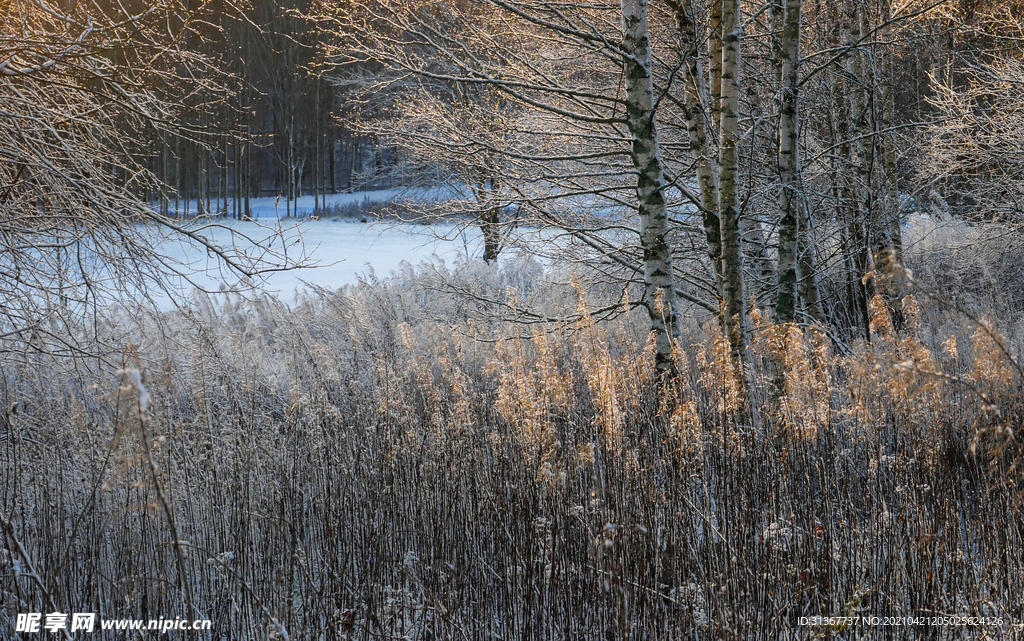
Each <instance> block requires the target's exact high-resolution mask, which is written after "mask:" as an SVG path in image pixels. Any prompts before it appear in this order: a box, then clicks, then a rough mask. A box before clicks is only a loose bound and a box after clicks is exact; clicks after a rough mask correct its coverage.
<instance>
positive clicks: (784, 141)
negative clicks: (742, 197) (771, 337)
mask: <svg viewBox="0 0 1024 641" xmlns="http://www.w3.org/2000/svg"><path fill="white" fill-rule="evenodd" d="M800 5H801V0H786V7H785V12H784V17H783V27H782V47H781V49H782V77H781V92H780V93H781V95H780V101H779V103H780V107H779V183H780V184H781V189H780V190H779V211H780V213H781V219H780V221H779V267H778V279H779V282H778V291H777V293H776V298H775V321H776V322H777V323H792V322H793V321H794V320H796V306H797V281H798V280H799V263H798V262H797V244H798V237H799V226H800V214H799V211H798V208H799V207H800V183H799V177H798V170H799V162H800V158H799V153H798V152H799V135H800V121H799V116H800V114H799V104H798V102H797V91H798V89H799V84H798V76H799V67H800V8H801V6H800Z"/></svg>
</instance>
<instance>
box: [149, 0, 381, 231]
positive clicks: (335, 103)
mask: <svg viewBox="0 0 1024 641" xmlns="http://www.w3.org/2000/svg"><path fill="white" fill-rule="evenodd" d="M310 5H311V3H310V2H309V1H308V0H256V1H254V2H250V3H244V4H241V3H234V2H231V0H216V1H215V2H210V3H203V4H202V7H201V10H202V12H203V20H202V21H201V22H199V24H198V26H195V25H193V27H192V33H191V34H190V37H188V38H187V39H185V40H184V46H186V47H189V48H191V49H192V50H193V51H194V52H195V53H197V54H199V55H201V56H203V57H204V58H209V59H215V60H218V61H220V66H219V69H218V70H217V77H218V79H219V80H220V81H222V82H223V83H225V85H226V86H227V87H228V88H229V90H228V91H224V92H222V93H221V94H220V95H218V96H217V99H216V100H207V99H202V98H194V99H193V100H192V101H191V104H190V105H189V106H191V108H186V109H185V110H184V111H182V112H181V113H179V114H176V116H177V118H178V119H179V122H177V123H176V124H175V126H174V127H172V128H167V129H157V128H149V129H147V130H145V131H142V132H139V135H140V136H141V137H142V138H143V139H144V141H145V142H144V147H143V148H142V149H141V150H139V153H141V154H142V156H143V158H142V159H140V160H141V164H143V165H144V166H146V167H148V168H149V170H150V171H151V172H152V173H153V174H154V175H155V176H156V177H157V178H158V179H159V180H160V181H161V182H162V183H163V184H164V186H165V189H163V190H161V193H160V194H159V195H158V196H155V197H154V198H156V197H159V199H160V201H161V213H163V214H165V215H166V214H171V213H178V214H182V215H190V214H210V215H215V214H219V215H225V216H230V217H233V218H239V219H241V218H243V217H246V216H248V215H249V214H250V199H251V198H259V197H267V196H272V197H277V198H279V199H280V209H281V213H282V215H289V214H291V213H292V211H293V210H292V207H293V205H292V202H293V201H294V200H295V199H297V198H300V197H303V196H313V197H314V198H315V199H316V202H317V206H318V207H320V206H322V203H323V200H322V199H323V198H324V197H325V196H326V195H328V194H336V193H339V192H342V191H349V192H351V191H353V190H356V189H359V188H360V187H382V186H387V181H386V180H377V181H374V178H373V176H374V174H375V173H376V169H377V168H379V167H382V166H384V165H385V164H386V163H388V162H389V161H390V156H391V153H392V152H390V151H388V150H386V149H382V148H381V147H380V146H379V145H378V144H377V143H376V141H375V140H374V137H373V136H372V135H369V134H367V133H365V132H361V131H359V130H357V129H356V128H354V127H351V126H350V125H349V120H350V119H352V118H354V117H355V116H356V114H355V113H354V112H353V110H352V109H351V108H350V107H349V106H347V105H346V103H345V101H344V96H343V92H341V91H340V90H339V89H338V88H337V86H336V85H335V84H334V83H333V82H332V81H331V79H330V78H329V77H327V76H325V75H323V74H322V73H321V71H320V70H319V67H318V64H319V57H320V56H321V55H322V53H321V52H320V50H319V48H318V47H319V41H320V38H321V34H320V33H319V32H318V29H317V26H316V24H315V23H314V22H313V21H311V20H310V19H309V18H308V17H307V14H308V11H309V9H310ZM206 80H208V79H207V78H198V79H196V83H195V86H193V87H190V90H192V91H195V92H196V94H197V95H201V94H202V93H203V87H202V84H203V82H204V81H206ZM170 90H172V91H180V90H181V88H180V87H175V88H173V89H170ZM186 104H187V105H188V101H186Z"/></svg>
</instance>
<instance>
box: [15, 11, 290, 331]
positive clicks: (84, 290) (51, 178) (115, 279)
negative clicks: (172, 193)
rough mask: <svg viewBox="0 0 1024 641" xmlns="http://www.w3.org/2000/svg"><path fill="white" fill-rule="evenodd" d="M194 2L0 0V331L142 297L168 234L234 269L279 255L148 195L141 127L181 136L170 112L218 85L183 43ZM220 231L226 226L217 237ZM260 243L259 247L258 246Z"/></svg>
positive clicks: (162, 270) (216, 76)
mask: <svg viewBox="0 0 1024 641" xmlns="http://www.w3.org/2000/svg"><path fill="white" fill-rule="evenodd" d="M205 8H206V7H205V5H203V4H200V3H192V6H189V7H183V6H182V5H181V4H180V3H178V2H173V1H165V2H155V3H140V4H139V5H138V6H136V7H135V8H134V9H131V8H129V7H128V6H126V5H121V4H118V3H113V4H107V3H104V4H99V3H92V2H88V3H87V2H78V3H75V2H71V3H54V2H49V1H48V0H14V1H13V2H8V3H4V5H3V7H2V9H0V74H2V75H0V322H2V326H3V328H2V329H0V333H5V332H6V333H18V332H25V331H26V330H31V331H32V333H33V335H36V336H50V337H51V338H53V339H54V340H58V341H60V342H66V341H67V338H66V336H64V337H63V338H61V336H62V335H65V334H67V327H65V326H64V325H62V323H71V322H72V319H73V318H76V317H81V315H83V314H86V313H95V312H96V310H99V309H102V308H103V307H104V306H106V305H108V304H110V303H111V302H114V301H118V300H125V299H139V298H142V297H146V296H147V295H148V291H149V290H150V288H151V287H152V286H153V285H167V284H171V279H173V278H175V277H176V276H180V275H183V274H186V273H188V272H189V271H190V270H189V269H188V266H187V265H183V264H179V263H176V262H175V261H174V260H173V259H171V258H170V257H168V256H166V255H163V254H161V253H160V251H159V249H158V247H159V244H160V243H161V242H162V241H163V240H164V239H166V238H167V237H168V236H171V237H176V238H178V239H180V240H182V241H185V242H187V243H191V244H194V245H197V246H199V247H201V248H203V249H204V250H205V251H207V252H209V253H210V254H212V255H215V256H217V257H218V258H219V259H221V260H222V261H223V264H224V265H226V266H227V268H228V269H229V270H231V271H233V272H235V273H236V274H238V275H242V276H252V275H255V274H256V273H258V272H259V271H260V270H261V269H263V268H267V267H271V268H279V267H283V266H285V265H287V264H288V263H289V262H290V261H288V260H287V258H286V257H284V256H283V255H277V254H276V253H275V252H274V251H273V250H265V251H263V255H262V256H255V255H252V254H249V253H246V252H244V251H242V250H239V249H237V245H235V244H234V243H233V242H232V239H231V238H228V239H227V240H225V234H229V232H230V230H225V231H224V232H222V233H221V234H220V236H221V239H220V241H219V242H218V241H216V240H214V239H213V237H212V235H211V233H210V232H211V231H212V226H211V225H209V224H207V225H206V226H199V227H197V226H195V225H192V226H186V225H185V224H184V223H183V222H182V221H180V220H175V219H173V218H170V217H168V216H166V215H163V214H160V213H159V212H157V211H155V210H154V208H152V207H150V206H149V205H148V203H147V200H149V199H151V198H153V197H154V196H156V195H157V194H160V193H161V192H162V189H163V186H162V185H161V184H160V183H159V181H158V180H157V179H156V177H155V176H154V175H153V174H152V173H151V172H149V171H148V170H147V164H146V154H147V153H148V151H147V148H146V147H145V146H144V143H143V142H140V138H141V137H142V133H144V132H150V131H157V132H165V133H169V134H173V135H175V136H180V137H190V136H193V134H195V133H196V132H195V130H190V129H189V128H188V127H184V126H182V125H180V123H179V117H180V114H181V113H182V111H184V110H185V109H186V105H187V108H188V109H192V110H196V109H198V110H202V109H204V108H206V107H208V106H209V105H212V104H215V103H217V102H218V101H219V100H220V99H221V98H222V97H223V96H224V95H225V93H226V89H225V86H224V85H223V83H221V82H220V80H222V79H223V78H224V76H223V74H221V73H220V72H219V71H218V69H217V66H216V65H215V64H212V61H211V60H209V59H207V58H204V57H203V56H202V55H200V54H199V53H196V52H195V51H194V50H193V48H190V46H189V42H190V40H194V39H198V38H200V37H201V36H200V35H199V34H200V32H201V30H202V29H204V28H206V27H207V26H208V25H206V24H205V23H203V22H202V20H201V18H202V16H203V15H204V10H205ZM229 235H230V234H229ZM268 252H269V253H268Z"/></svg>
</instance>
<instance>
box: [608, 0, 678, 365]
mask: <svg viewBox="0 0 1024 641" xmlns="http://www.w3.org/2000/svg"><path fill="white" fill-rule="evenodd" d="M649 38H650V36H649V33H648V22H647V0H622V44H623V48H624V49H625V50H626V52H627V54H628V55H627V56H626V57H625V59H624V69H623V71H624V75H625V84H626V120H627V124H628V127H629V133H630V136H631V138H632V154H631V156H632V159H633V165H634V166H635V167H636V169H637V172H638V175H637V182H636V195H637V200H638V201H639V213H640V244H641V247H642V248H643V253H644V284H645V286H646V301H647V309H648V314H649V317H650V322H651V330H652V331H653V332H654V338H655V350H656V352H655V359H656V361H655V362H656V366H657V368H658V370H659V371H662V372H669V371H674V369H675V367H674V360H673V358H672V352H673V349H674V347H675V345H674V341H675V340H676V339H678V337H679V323H678V316H679V312H678V303H677V301H676V290H675V285H674V284H673V282H672V252H671V250H670V248H669V245H668V241H667V238H666V235H667V233H668V215H667V212H666V209H665V195H664V189H665V187H666V182H665V173H664V167H663V165H662V160H661V149H660V147H659V144H658V128H657V123H656V122H655V117H654V84H653V80H652V78H651V49H650V40H649Z"/></svg>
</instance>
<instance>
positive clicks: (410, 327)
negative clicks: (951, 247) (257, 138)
mask: <svg viewBox="0 0 1024 641" xmlns="http://www.w3.org/2000/svg"><path fill="white" fill-rule="evenodd" d="M555 276H560V275H553V274H551V273H550V272H549V271H548V270H545V269H543V268H542V267H541V266H540V265H538V264H537V263H535V262H518V263H516V262H509V263H507V264H506V265H505V266H504V267H503V268H500V269H495V268H494V267H489V266H484V265H482V264H480V263H477V262H470V263H467V264H465V265H462V266H461V267H460V268H459V269H458V270H457V271H452V270H444V269H438V268H434V269H425V270H420V271H415V270H413V269H412V268H404V269H403V270H401V272H400V273H399V274H398V275H397V276H396V277H395V278H394V279H391V280H385V281H376V280H373V279H371V280H370V281H368V282H364V283H361V284H357V285H353V286H349V287H346V288H344V289H343V291H340V292H333V293H331V292H325V291H317V292H307V293H305V294H303V295H302V296H301V300H300V301H299V303H298V304H296V305H293V306H291V307H286V306H283V305H281V304H279V303H277V302H276V301H274V300H272V299H268V298H262V299H256V300H254V301H245V300H242V299H240V298H239V297H237V296H234V295H227V296H224V297H221V298H220V299H219V300H217V301H212V300H207V299H199V300H197V301H196V302H195V304H194V306H193V307H192V308H191V309H190V310H185V311H182V312H175V313H173V314H165V315H161V316H156V317H150V318H141V317H136V318H129V317H124V318H121V319H117V320H114V321H112V322H111V327H110V328H109V330H110V331H127V332H128V333H129V334H131V335H133V336H134V337H135V343H134V347H133V348H129V349H127V350H125V351H124V352H123V353H122V354H115V355H114V356H113V360H114V362H101V361H90V360H88V359H80V360H78V361H77V362H75V363H68V362H62V361H55V360H53V359H48V358H44V357H42V356H40V355H37V354H33V353H32V352H31V351H28V346H27V345H25V346H23V348H24V349H23V350H21V351H18V352H6V353H4V354H2V355H0V358H2V359H3V360H2V366H3V367H2V371H3V378H2V379H0V385H2V388H0V393H2V395H3V402H4V407H5V408H11V407H12V405H13V404H14V403H17V404H18V405H17V410H16V411H8V412H5V413H4V415H3V419H4V420H3V423H2V429H0V515H3V517H4V519H6V520H9V521H10V522H11V528H10V530H9V532H8V533H7V534H6V535H5V537H6V538H3V539H2V540H3V541H4V543H3V547H4V550H3V551H2V553H0V637H2V638H8V637H13V635H14V633H13V629H12V627H11V626H12V625H13V622H14V621H15V613H16V612H19V611H20V612H26V611H49V608H48V606H47V604H46V603H44V602H45V601H46V597H45V596H44V594H43V587H45V589H46V591H47V593H48V594H49V595H50V599H51V600H52V602H53V603H54V604H55V606H57V607H59V608H61V611H93V610H95V611H102V612H104V613H105V616H110V617H143V618H158V617H160V616H164V617H173V616H187V615H188V614H187V608H188V607H189V605H188V604H189V603H191V605H192V607H194V608H195V609H196V612H197V613H198V614H197V615H196V616H194V617H189V618H209V619H212V620H213V621H214V631H215V632H214V635H213V636H211V637H208V638H218V639H221V638H226V639H244V640H249V639H257V638H270V637H274V636H275V634H276V635H278V636H277V638H283V636H281V633H282V631H287V633H288V635H289V638H292V639H408V640H410V641H412V640H414V639H428V638H432V639H496V638H502V639H609V638H616V639H618V638H626V637H627V636H629V637H630V638H634V639H719V638H731V639H772V640H774V639H804V638H809V637H811V636H821V637H826V636H828V635H829V634H831V635H832V636H831V638H836V639H838V638H873V635H874V634H877V633H879V630H878V629H867V628H863V627H861V628H859V629H857V630H855V631H850V630H847V631H837V630H832V631H829V630H825V629H821V628H816V629H812V628H807V627H800V626H799V625H798V620H799V619H798V618H799V617H800V616H805V615H807V616H812V615H819V614H823V615H841V614H860V615H867V614H873V615H879V616H885V615H904V616H905V615H929V614H932V613H947V614H955V615H970V616H977V617H981V616H988V617H1001V619H1002V621H1003V622H1004V625H1003V626H1002V628H999V629H997V628H995V627H989V628H986V629H984V632H987V633H988V634H990V635H992V636H994V637H995V638H1012V634H1013V632H1011V631H1010V628H1009V625H1010V624H1011V623H1014V624H1016V623H1020V622H1021V619H1022V617H1024V603H1022V600H1021V596H1020V595H1021V594H1024V543H1022V536H1024V520H1022V519H1021V518H1020V512H1019V499H1020V498H1021V496H1020V490H1019V487H1020V483H1021V482H1024V477H1022V475H1021V468H1020V465H1019V464H1020V453H1021V449H1020V445H1019V441H1018V440H1017V437H1016V432H1015V431H1016V430H1017V428H1018V427H1019V425H1020V423H1021V420H1022V419H1024V403H1022V402H1021V398H1022V397H1021V393H1022V390H1024V386H1022V380H1021V374H1020V369H1019V367H1018V366H1017V365H1016V364H1015V363H1014V362H1013V361H1012V360H1011V359H1010V358H1008V357H1007V355H1006V353H1005V352H1004V351H1003V349H1002V347H1000V345H1001V344H1002V345H1008V346H1009V347H1010V348H1011V349H1017V348H1018V347H1019V346H1018V345H1016V344H1014V343H1006V341H1005V339H1003V338H1002V336H1001V335H1000V334H999V327H1000V326H999V324H993V325H990V326H987V327H985V328H980V327H968V328H967V329H966V330H960V329H959V328H957V327H955V326H953V325H952V324H947V323H946V321H945V320H944V317H943V316H942V315H941V314H938V313H937V310H936V309H935V308H933V307H930V306H928V305H924V306H922V305H921V304H920V301H918V300H915V299H914V298H908V299H906V301H905V303H906V304H905V310H904V311H905V314H904V321H905V322H904V330H903V331H902V332H901V333H899V334H897V333H896V332H895V331H894V329H893V327H892V324H891V322H890V320H889V318H888V316H887V311H886V306H885V305H884V304H876V305H875V306H874V310H875V316H874V319H873V327H874V334H873V342H872V344H870V345H868V344H866V343H858V344H856V345H853V346H851V352H850V354H849V355H846V356H841V355H839V354H838V353H837V351H836V350H834V349H833V347H832V346H831V345H830V343H829V341H828V340H827V339H826V338H825V337H824V336H823V335H822V334H821V333H820V332H817V331H815V330H801V329H796V328H789V329H782V328H776V327H772V326H771V325H769V324H767V323H766V321H764V317H763V316H762V315H759V314H756V315H755V318H754V327H753V336H754V339H753V341H752V349H753V352H754V355H755V359H754V370H753V372H752V380H753V384H752V387H751V390H750V400H751V407H752V408H753V410H752V411H743V410H742V409H741V408H740V407H739V405H738V404H737V396H736V388H735V386H734V381H735V378H734V377H733V375H732V373H731V372H730V365H729V362H728V358H727V354H728V348H727V346H726V344H725V342H724V341H723V340H722V337H721V336H720V334H718V332H717V331H715V330H714V328H713V326H707V327H698V326H696V324H692V323H691V324H690V325H689V326H688V327H687V332H686V335H685V338H684V340H683V342H682V344H681V346H680V347H681V349H680V352H679V355H678V366H679V368H680V371H681V372H682V375H681V377H680V378H679V380H677V381H675V382H673V383H671V384H669V385H665V386H663V385H661V384H660V383H659V381H658V380H657V379H656V378H655V375H654V371H653V367H652V358H651V354H650V352H649V346H648V345H647V341H646V336H645V331H644V319H643V318H642V317H641V316H640V315H639V314H637V315H635V316H634V315H629V316H623V317H619V318H618V319H617V320H614V321H610V322H607V323H603V324H596V323H594V322H593V321H592V319H591V318H590V317H589V316H588V314H587V310H588V309H596V308H598V307H603V306H605V305H607V304H612V303H615V302H616V299H615V297H614V294H615V292H612V296H610V297H609V298H607V299H604V298H601V297H600V296H599V295H597V294H596V292H590V293H589V294H588V300H585V301H581V299H580V294H579V292H578V291H576V290H575V289H574V288H573V287H570V286H563V285H556V284H552V283H553V282H558V281H560V280H561V278H556V277H555ZM453 291H466V292H472V293H473V294H475V298H469V297H465V296H453V294H452V293H451V292H453ZM495 300H505V301H514V307H515V309H520V310H524V309H533V310H540V311H542V312H543V313H545V314H550V315H555V314H570V315H571V314H574V313H575V314H578V316H577V318H576V320H575V321H574V322H571V323H567V324H542V325H534V326H532V327H528V326H523V325H519V324H512V323H509V322H507V321H504V320H497V319H496V318H495V314H496V313H497V312H498V311H500V310H496V309H495V306H494V303H493V302H490V301H495ZM103 335H104V332H103V328H101V332H100V337H101V338H102V337H103ZM11 347H13V346H11ZM780 359H784V362H785V363H786V369H785V371H784V373H782V375H781V376H780V374H779V372H777V371H776V370H775V369H774V367H775V365H774V364H776V363H778V362H780ZM118 368H121V369H125V370H128V371H127V372H126V373H125V374H122V375H117V374H115V370H117V369H118ZM136 368H139V369H141V370H142V371H143V372H144V376H143V377H142V378H141V379H140V380H141V381H142V383H143V385H144V386H145V388H146V393H147V404H146V407H145V419H146V420H145V421H142V420H140V412H139V410H140V406H139V402H138V399H139V396H140V395H139V391H140V390H139V388H138V385H137V384H136V383H135V382H134V381H135V378H134V374H133V373H132V372H131V370H133V369H136ZM150 463H152V466H151V465H150ZM158 485H159V487H161V488H162V490H163V493H164V496H165V498H166V499H167V500H166V504H167V505H168V506H170V510H169V511H168V510H166V509H165V507H164V506H163V503H162V502H161V501H160V500H159V498H158V496H157V494H156V488H157V486H158ZM172 521H173V523H174V527H175V528H176V530H177V532H178V536H179V537H180V539H179V543H178V546H177V549H180V551H181V552H182V554H181V556H180V558H179V556H178V555H177V554H176V547H175V545H174V541H173V537H172V535H171V534H170V532H171V530H172V528H171V523H172ZM18 544H20V545H22V546H23V547H24V550H25V553H26V555H27V557H29V559H31V562H32V564H33V568H34V570H35V572H36V573H37V574H38V577H39V580H38V582H37V581H36V580H34V579H33V578H32V577H29V576H28V575H27V574H26V573H25V572H26V570H25V568H26V567H27V565H26V564H27V561H26V560H25V559H24V558H20V554H21V553H20V552H19V551H18ZM15 564H17V565H15ZM15 568H17V569H15ZM186 595H187V597H186ZM883 632H885V633H888V631H883ZM982 633H983V630H982V629H981V628H970V629H966V628H958V627H949V626H946V627H939V628H935V627H928V626H923V627H911V628H908V627H904V628H901V629H900V630H899V632H898V633H894V636H893V638H907V639H912V638H939V639H946V638H980V637H981V635H982ZM857 635H859V636H857ZM972 635H973V637H972ZM90 638H96V639H97V640H98V641H107V640H106V638H105V637H103V636H102V635H101V634H98V633H97V634H94V635H93V636H92V637H90Z"/></svg>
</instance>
